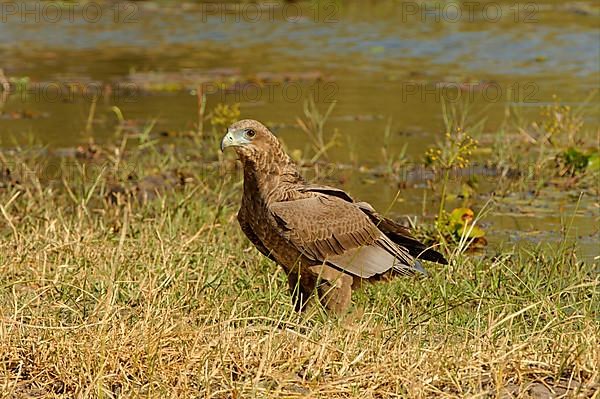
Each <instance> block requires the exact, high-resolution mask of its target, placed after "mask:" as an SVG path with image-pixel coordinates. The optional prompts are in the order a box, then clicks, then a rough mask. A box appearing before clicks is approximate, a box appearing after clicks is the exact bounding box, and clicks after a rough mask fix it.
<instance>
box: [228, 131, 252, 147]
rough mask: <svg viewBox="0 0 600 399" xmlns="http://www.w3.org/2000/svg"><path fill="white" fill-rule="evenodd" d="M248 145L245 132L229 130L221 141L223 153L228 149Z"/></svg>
mask: <svg viewBox="0 0 600 399" xmlns="http://www.w3.org/2000/svg"><path fill="white" fill-rule="evenodd" d="M248 143H249V141H248V140H246V138H245V137H244V130H227V134H225V136H223V138H222V139H221V152H223V151H224V150H225V148H227V147H239V146H242V145H244V144H248Z"/></svg>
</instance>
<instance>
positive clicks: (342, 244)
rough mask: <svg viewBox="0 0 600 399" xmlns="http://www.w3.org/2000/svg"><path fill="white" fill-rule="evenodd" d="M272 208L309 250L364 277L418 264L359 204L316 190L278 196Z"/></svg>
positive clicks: (295, 239) (305, 251) (318, 258)
mask: <svg viewBox="0 0 600 399" xmlns="http://www.w3.org/2000/svg"><path fill="white" fill-rule="evenodd" d="M269 209H270V211H271V213H272V214H273V216H274V217H275V220H277V222H278V224H279V226H280V227H281V228H282V234H283V235H284V237H285V238H286V239H287V240H289V242H290V243H292V244H293V245H294V246H295V247H296V248H297V249H298V250H299V251H300V252H302V253H303V254H304V256H306V257H308V258H309V259H311V260H313V261H316V262H319V263H328V264H331V265H333V266H335V267H337V268H339V269H342V270H344V271H346V272H349V273H352V274H354V275H357V276H359V277H362V278H369V277H372V276H374V275H377V274H382V273H385V272H387V271H389V270H390V269H392V268H395V269H397V270H399V271H402V272H406V271H409V270H415V269H416V270H419V267H418V266H415V264H414V260H413V259H412V257H411V256H410V255H409V254H408V251H406V250H405V249H404V248H402V247H399V246H397V245H396V244H394V243H393V242H391V241H390V240H389V239H388V238H387V237H386V236H385V235H384V234H383V233H382V232H381V231H380V230H379V229H378V228H377V227H376V226H375V225H374V224H373V222H372V221H371V220H370V219H369V218H368V217H367V215H365V213H364V212H363V211H361V210H360V209H359V208H358V207H357V206H356V205H355V204H352V203H350V202H347V201H345V200H343V199H340V198H338V197H332V196H326V195H315V196H312V197H309V198H304V199H300V200H295V201H285V202H276V203H273V204H270V205H269Z"/></svg>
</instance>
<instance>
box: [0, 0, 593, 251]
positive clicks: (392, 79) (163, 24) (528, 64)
mask: <svg viewBox="0 0 600 399" xmlns="http://www.w3.org/2000/svg"><path fill="white" fill-rule="evenodd" d="M10 4H12V5H13V6H15V5H16V8H11V7H9V5H7V4H3V6H2V7H3V8H2V13H1V15H0V17H1V18H2V23H0V37H1V38H2V40H1V42H0V59H1V60H2V62H1V64H0V68H3V69H4V72H5V74H6V75H7V76H8V77H28V78H29V84H28V86H27V89H25V90H24V91H22V92H17V93H12V94H11V95H9V96H8V98H3V99H1V100H0V107H1V108H0V109H2V110H3V111H4V112H5V114H10V113H11V112H12V113H13V115H17V116H15V117H12V118H4V119H0V132H1V133H0V134H1V135H2V136H3V138H5V137H8V136H17V137H21V140H22V142H26V140H28V139H29V137H34V138H35V140H36V141H37V142H41V143H43V144H45V145H48V146H50V147H72V146H74V145H76V144H78V143H81V142H84V141H85V140H86V134H84V133H83V132H84V130H85V125H86V119H87V116H88V112H89V109H90V105H91V102H92V101H91V98H92V97H93V95H92V94H93V93H96V89H97V87H98V86H110V87H112V88H113V92H112V94H107V93H106V92H105V91H103V92H102V93H103V94H104V95H106V96H107V98H104V96H102V98H101V99H100V101H99V102H98V104H97V109H96V115H95V119H96V123H94V127H93V135H94V136H95V138H96V140H97V141H100V142H102V141H109V140H113V132H114V127H115V123H116V117H115V115H114V113H113V112H112V111H111V110H110V108H111V106H112V105H115V104H116V105H118V106H119V108H120V109H121V110H122V112H123V114H124V115H125V117H126V118H127V119H132V120H138V121H142V123H143V121H148V120H151V119H157V123H156V126H155V128H154V130H155V131H157V132H158V131H170V130H175V131H180V130H186V129H191V128H193V126H194V123H195V122H196V116H197V102H196V101H197V100H196V96H195V95H194V93H193V89H194V88H195V83H194V82H197V80H194V79H201V80H202V82H203V85H202V87H203V88H204V90H205V92H207V93H208V109H211V107H212V106H214V105H215V104H216V103H218V102H228V103H232V102H240V103H241V104H242V105H241V109H242V116H243V117H249V118H256V119H259V120H262V121H265V122H268V123H270V124H273V125H275V126H277V127H278V128H277V129H276V131H277V134H278V135H280V136H281V137H282V138H283V139H284V140H285V142H286V144H287V145H288V147H290V148H292V149H295V148H298V149H304V148H305V146H306V145H305V137H304V135H303V134H302V133H301V131H300V130H299V129H297V128H295V127H294V123H295V120H296V117H298V116H300V115H302V105H303V101H304V99H306V98H307V97H309V96H316V98H317V102H318V103H319V104H321V106H322V108H325V107H326V106H327V104H329V103H330V102H332V101H336V102H337V104H336V107H335V109H334V112H333V114H332V117H331V119H330V121H329V123H328V125H327V131H328V132H331V131H333V129H335V128H337V129H339V131H340V132H341V133H342V135H343V136H344V139H343V140H342V143H343V144H344V145H343V146H339V147H337V148H335V149H334V150H332V152H331V157H332V160H333V161H336V162H343V163H349V162H350V160H351V158H352V157H356V158H358V160H359V162H360V163H361V164H367V165H371V166H373V165H376V164H378V163H380V157H381V146H382V145H383V140H384V139H383V132H384V130H385V126H386V124H387V123H388V120H389V119H390V118H391V119H392V124H393V135H392V138H391V142H390V144H389V147H390V149H391V150H392V151H395V150H398V149H399V148H401V146H402V145H404V144H407V145H408V147H407V148H408V153H409V157H410V158H411V159H413V160H415V161H417V160H419V159H420V158H421V157H422V154H423V152H424V151H425V150H426V148H427V147H429V146H430V145H431V144H432V143H433V142H434V141H435V139H436V137H439V136H440V134H441V133H442V131H443V120H442V108H441V103H442V101H443V100H444V99H446V100H447V101H450V102H455V103H458V102H465V101H466V102H468V103H469V104H471V105H472V110H471V112H472V114H473V115H485V117H486V118H487V120H486V123H485V128H484V131H485V133H487V134H490V135H493V132H495V131H496V130H497V128H498V127H499V126H500V124H501V123H502V120H503V118H504V112H505V109H506V106H507V104H509V103H515V104H516V106H517V107H518V108H519V109H520V110H521V111H522V114H523V115H524V117H525V118H533V117H535V116H536V115H538V114H539V112H540V109H541V107H542V106H544V105H546V104H548V103H549V102H551V101H552V95H557V96H558V98H560V99H561V101H563V102H565V103H569V104H571V105H581V104H582V103H583V101H584V99H585V98H586V97H587V96H588V94H589V93H590V92H591V91H592V90H594V89H598V88H599V79H600V65H599V64H600V45H599V43H600V28H599V24H598V22H599V21H600V7H598V5H597V4H596V2H594V1H579V2H572V3H569V2H567V3H565V2H560V1H548V2H524V3H514V2H504V1H501V2H479V3H477V5H475V6H473V7H470V6H466V5H465V4H464V3H454V2H444V3H440V2H433V1H432V2H419V4H420V5H421V6H420V7H419V6H418V4H417V3H415V2H388V3H385V2H378V3H377V5H375V3H370V2H366V1H365V2H363V1H349V2H344V3H343V4H342V3H341V2H336V1H331V2H327V1H323V2H320V3H319V5H318V6H317V5H315V4H316V3H311V2H307V3H300V4H298V3H293V4H288V3H284V2H277V1H272V2H268V3H267V4H266V5H265V4H263V6H262V7H260V8H259V7H258V6H257V5H255V4H245V3H244V4H236V3H228V5H223V4H210V5H206V4H203V3H179V4H175V3H169V2H159V3H155V2H144V3H116V4H111V3H94V2H92V3H85V4H88V5H87V6H85V7H83V6H82V5H79V6H69V5H68V4H67V5H65V4H63V3H60V4H62V5H61V6H60V8H59V6H58V4H59V3H53V2H48V3H34V2H27V3H10ZM36 22H37V23H36ZM140 72H141V73H144V72H153V73H164V74H163V75H160V74H159V75H156V74H154V75H144V74H140ZM190 75H191V76H192V77H191V78H190ZM198 75H202V76H203V77H201V78H198ZM186 76H187V78H186ZM152 77H154V78H155V79H156V81H155V82H154V83H153V84H154V86H153V87H152V89H151V90H148V91H146V90H143V89H142V87H141V86H142V85H144V84H147V83H148V79H149V78H152ZM217 78H218V79H222V80H227V79H237V80H239V81H241V82H242V84H241V85H240V86H238V90H233V91H231V92H223V91H217V90H216V84H215V83H214V80H215V79H217ZM136 79H137V80H136ZM257 80H261V81H262V82H263V85H262V86H259V85H258V84H256V83H255V82H256V81H257ZM264 82H268V83H267V84H266V85H265V84H264ZM67 84H70V85H71V86H73V85H74V86H76V87H79V88H80V89H82V90H83V91H84V92H86V93H87V95H83V96H82V95H72V94H71V92H70V91H69V90H68V89H67ZM156 84H158V85H159V86H160V87H158V88H157V86H156ZM119 85H121V87H123V86H124V87H125V89H124V90H123V91H121V92H119V90H118V89H117V87H118V86H119ZM458 86H460V87H461V90H456V88H457V87H458ZM115 93H117V94H118V98H115ZM585 106H586V107H588V108H590V109H589V110H588V112H587V115H588V117H587V118H588V120H587V123H588V125H591V126H597V125H598V122H599V115H598V110H597V108H593V107H594V106H595V104H594V103H592V104H590V105H585ZM23 111H26V112H24V113H23ZM19 112H22V114H21V116H19ZM348 140H349V141H350V142H351V143H352V147H353V148H354V150H353V151H354V152H355V154H350V152H349V150H348V146H347V145H346V142H347V141H348ZM199 150H200V151H201V150H202V149H199ZM336 177H337V178H341V180H343V181H344V182H345V186H346V188H348V189H349V190H350V191H351V192H352V194H353V195H354V196H356V197H359V198H361V199H364V200H367V201H370V202H372V203H373V204H374V205H375V206H376V207H378V208H381V209H389V211H390V212H391V213H392V214H409V215H420V214H421V213H422V209H423V203H424V201H425V208H426V210H428V211H427V212H426V213H427V214H431V213H435V211H431V210H429V207H431V206H434V205H433V203H432V202H431V200H430V199H425V200H424V197H423V196H424V193H425V191H426V190H425V189H424V188H423V185H421V186H419V185H417V187H414V188H408V189H403V190H401V191H400V195H399V197H400V199H401V200H400V201H394V198H396V196H397V193H398V188H397V185H396V184H395V183H389V184H388V183H387V182H386V181H385V180H384V181H378V182H377V183H376V184H372V183H371V182H370V181H369V179H365V178H363V177H360V176H357V175H356V174H354V173H352V172H350V171H343V170H341V171H339V172H338V173H337V175H336ZM493 185H494V179H493V177H487V178H486V179H485V182H484V184H482V189H483V190H484V191H486V190H487V191H486V193H488V192H490V191H492V190H493ZM486 193H482V197H481V201H479V202H476V203H475V207H481V206H482V205H483V204H482V203H483V202H485V196H486V195H487V194H486ZM516 197H517V198H514V201H512V202H510V203H508V204H506V203H505V202H502V203H501V204H499V205H498V206H497V209H496V210H495V212H494V213H493V214H491V215H489V216H488V217H487V218H486V228H487V230H488V231H489V234H488V236H489V238H490V242H491V244H493V245H492V246H493V247H495V248H497V247H498V246H502V245H503V243H505V242H506V243H513V242H515V241H531V242H533V243H537V242H540V243H546V242H548V243H550V244H551V245H552V243H555V242H557V240H559V239H560V229H561V226H562V225H564V221H565V220H570V218H571V217H574V219H573V220H574V223H573V225H574V226H575V227H574V228H573V229H572V230H571V232H570V236H572V237H573V238H576V239H577V240H578V241H579V242H580V244H581V246H582V248H583V252H584V254H585V255H586V257H590V258H593V257H595V256H597V255H598V254H599V251H598V249H597V245H596V244H597V241H598V205H597V204H598V200H597V198H589V197H584V198H582V200H581V202H580V203H579V204H578V203H577V198H573V196H572V195H566V194H561V193H558V194H557V195H556V196H552V198H548V197H547V198H545V201H544V202H539V201H537V200H535V199H533V198H529V197H528V195H527V194H526V193H525V194H521V195H517V196H516Z"/></svg>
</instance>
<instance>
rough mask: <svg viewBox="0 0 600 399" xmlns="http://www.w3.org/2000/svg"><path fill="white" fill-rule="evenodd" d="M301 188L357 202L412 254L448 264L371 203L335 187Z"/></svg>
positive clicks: (442, 257)
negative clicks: (380, 212)
mask: <svg viewBox="0 0 600 399" xmlns="http://www.w3.org/2000/svg"><path fill="white" fill-rule="evenodd" d="M301 190H302V191H303V192H314V193H322V194H326V195H332V196H336V197H339V198H341V199H343V200H345V201H348V202H351V203H355V204H356V206H358V207H359V208H360V210H361V211H363V212H364V213H365V214H366V215H367V216H368V217H369V219H371V221H372V222H373V223H374V224H375V225H376V226H377V228H379V230H381V231H382V232H383V233H384V234H385V235H386V236H387V237H388V238H389V239H390V240H392V241H393V242H394V243H396V244H397V245H400V246H402V247H404V248H406V249H407V250H408V252H409V253H410V255H411V256H413V257H415V258H417V259H423V260H428V261H430V262H437V263H441V264H443V265H446V264H448V261H447V260H446V258H444V255H442V254H440V253H439V252H437V251H435V250H433V249H431V247H428V246H426V245H425V244H423V243H421V242H419V241H418V240H416V239H415V238H414V237H413V236H412V234H411V233H410V230H409V229H408V228H406V227H404V226H402V225H401V224H398V223H396V222H395V221H393V220H391V219H388V218H386V217H384V216H381V215H380V214H379V213H377V211H375V209H373V207H372V206H371V205H370V204H369V203H367V202H354V199H352V197H350V195H349V194H348V193H346V192H345V191H343V190H340V189H339V188H335V187H329V186H321V185H307V186H305V187H303V188H302V189H301Z"/></svg>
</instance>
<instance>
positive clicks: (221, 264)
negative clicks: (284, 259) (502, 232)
mask: <svg viewBox="0 0 600 399" xmlns="http://www.w3.org/2000/svg"><path fill="white" fill-rule="evenodd" d="M207 145H208V144H207ZM210 145H212V144H210ZM148 148H150V149H149V150H148V149H146V150H144V151H142V150H140V151H139V154H137V155H130V156H129V157H128V158H125V157H122V156H123V154H124V152H123V151H119V149H118V148H113V149H112V150H110V151H106V152H105V153H103V156H102V157H101V158H102V159H103V161H97V160H96V161H95V160H94V158H95V157H97V154H98V152H94V151H88V150H84V151H79V152H78V153H77V154H76V155H77V157H79V158H73V159H72V160H71V161H69V162H65V161H64V160H63V161H51V160H49V158H47V157H45V156H44V155H32V154H23V152H19V151H17V152H15V153H5V154H4V155H3V156H2V157H3V159H2V162H3V174H0V206H1V208H0V211H1V214H0V234H1V239H0V387H1V388H0V392H2V397H6V398H15V397H17V398H19V397H22V398H25V397H103V398H113V397H156V398H158V397H214V398H241V397H282V398H283V397H286V398H288V397H322V398H329V397H365V398H387V397H403V396H408V397H422V396H431V397H513V396H514V397H516V396H518V395H521V397H526V396H525V395H527V394H531V395H534V393H535V392H538V393H540V392H542V393H543V392H548V391H554V392H556V393H557V394H563V395H564V394H565V392H568V393H567V394H568V396H569V397H573V396H575V395H580V396H581V397H590V396H594V395H597V392H598V389H599V386H598V383H597V381H598V380H599V378H600V377H599V373H600V370H599V366H598V365H599V364H600V349H599V348H600V342H599V340H600V325H599V322H598V320H599V316H600V315H599V313H598V312H599V309H600V293H599V290H598V285H599V282H600V280H599V279H598V274H597V266H596V265H593V264H586V263H584V262H581V261H580V260H578V257H577V252H576V248H574V247H572V246H570V245H567V244H566V243H565V244H564V245H563V244H561V245H559V246H557V247H556V248H555V249H554V250H553V251H550V252H548V251H541V250H538V249H536V248H531V249H528V250H522V251H518V252H517V251H514V252H506V253H502V254H498V255H486V256H467V255H457V256H455V257H453V258H452V261H451V264H450V265H449V266H448V267H442V266H439V265H428V268H429V270H430V272H431V275H430V277H428V278H422V279H397V280H395V281H393V282H391V283H389V284H379V285H373V286H368V287H365V288H364V289H362V290H361V291H359V292H358V293H356V294H355V296H354V299H355V303H354V306H353V309H352V311H351V312H349V313H348V314H347V315H345V316H343V317H341V318H339V319H335V318H332V317H329V316H326V315H324V314H323V313H322V312H321V310H320V309H319V308H317V307H313V308H312V309H310V311H309V312H307V313H305V314H297V313H295V312H294V311H293V309H292V307H291V304H290V300H289V296H288V294H287V284H286V282H285V276H284V275H283V273H282V272H281V271H280V270H279V268H278V267H277V266H275V265H274V264H273V263H271V262H270V261H268V260H266V259H265V258H264V257H263V256H261V255H260V254H259V253H258V251H256V250H255V249H254V248H251V246H250V244H249V242H248V241H247V240H246V239H245V238H244V237H243V235H242V233H241V231H240V229H239V228H238V226H237V223H236V221H235V212H236V210H237V206H238V201H239V196H240V182H239V178H238V177H236V176H235V175H233V176H232V175H231V174H230V173H225V172H227V171H226V170H224V169H222V168H221V167H220V166H219V165H221V164H222V162H217V160H215V162H214V163H206V162H204V161H205V160H204V161H203V162H202V165H203V166H199V165H200V164H197V163H195V161H194V160H193V159H190V158H186V157H180V156H178V154H177V153H176V152H175V150H174V149H171V150H163V151H160V152H159V151H157V150H156V149H154V147H152V146H150V147H148ZM169 148H170V147H169ZM86 157H87V158H90V159H81V158H86ZM194 165H196V166H194ZM230 165H231V164H230ZM9 169H10V173H9ZM124 170H125V172H123V171H124ZM40 171H45V172H44V173H41V172H40ZM132 171H134V172H135V173H133V172H132ZM145 176H154V178H150V179H148V178H145ZM156 193H158V194H156Z"/></svg>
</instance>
